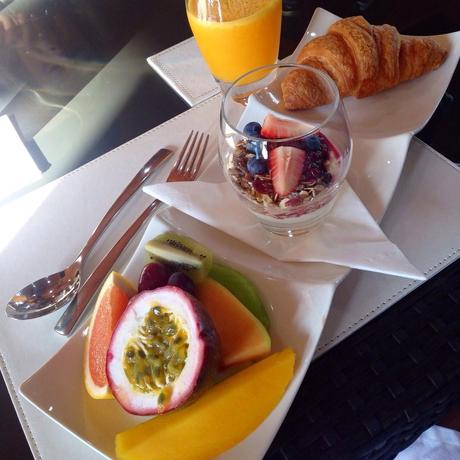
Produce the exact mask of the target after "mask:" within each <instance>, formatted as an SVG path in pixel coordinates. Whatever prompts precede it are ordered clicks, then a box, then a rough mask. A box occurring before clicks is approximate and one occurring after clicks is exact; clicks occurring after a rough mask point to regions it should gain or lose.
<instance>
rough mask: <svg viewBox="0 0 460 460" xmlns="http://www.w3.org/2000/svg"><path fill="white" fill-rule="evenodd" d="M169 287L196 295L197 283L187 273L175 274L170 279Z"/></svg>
mask: <svg viewBox="0 0 460 460" xmlns="http://www.w3.org/2000/svg"><path fill="white" fill-rule="evenodd" d="M167 285H168V286H176V287H178V288H181V289H182V290H184V291H185V292H188V293H189V294H192V295H195V283H194V282H193V280H192V279H191V278H190V277H188V276H187V275H186V274H185V273H182V272H174V273H173V274H172V275H171V276H170V277H169V279H168V282H167Z"/></svg>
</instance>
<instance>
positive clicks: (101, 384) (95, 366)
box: [84, 272, 136, 399]
mask: <svg viewBox="0 0 460 460" xmlns="http://www.w3.org/2000/svg"><path fill="white" fill-rule="evenodd" d="M135 293H136V289H135V288H134V287H133V286H132V285H131V283H130V282H129V280H127V279H126V278H125V277H123V276H122V275H120V274H119V273H117V272H111V273H110V274H109V276H108V277H107V278H106V280H105V281H104V284H103V285H102V288H101V290H100V292H99V295H98V297H97V300H96V304H95V306H94V313H93V317H92V318H91V324H90V326H89V331H88V336H87V339H86V348H85V354H84V381H85V387H86V390H87V391H88V394H89V395H90V396H91V397H92V398H95V399H108V398H112V393H111V391H110V387H109V384H108V380H107V373H106V369H105V367H106V361H107V350H108V348H109V346H110V341H111V339H112V334H113V331H114V329H115V327H116V325H117V323H118V320H119V319H120V316H121V315H122V313H123V311H124V310H125V308H126V306H127V305H128V301H129V299H130V297H132V296H133V295H134V294H135Z"/></svg>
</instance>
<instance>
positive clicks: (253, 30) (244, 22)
mask: <svg viewBox="0 0 460 460" xmlns="http://www.w3.org/2000/svg"><path fill="white" fill-rule="evenodd" d="M203 2H204V3H206V0H188V1H187V16H188V20H189V23H190V27H191V28H192V31H193V35H194V36H195V39H196V41H197V44H198V47H199V48H200V51H201V54H202V55H203V57H204V59H205V61H206V62H207V64H208V66H209V68H210V69H211V72H212V74H213V75H214V77H216V78H218V79H219V80H221V81H225V82H231V81H233V80H234V79H235V78H237V77H239V76H240V75H241V74H243V73H245V72H248V71H249V70H251V69H253V68H254V67H259V66H262V65H266V64H274V63H275V62H276V60H277V59H278V49H279V41H280V29H281V0H221V1H220V2H211V3H214V4H215V3H218V7H217V8H212V6H211V7H207V5H205V6H204V8H203V7H200V6H201V5H203ZM200 4H201V5H200ZM204 10H206V11H204Z"/></svg>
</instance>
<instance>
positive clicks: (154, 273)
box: [137, 262, 171, 292]
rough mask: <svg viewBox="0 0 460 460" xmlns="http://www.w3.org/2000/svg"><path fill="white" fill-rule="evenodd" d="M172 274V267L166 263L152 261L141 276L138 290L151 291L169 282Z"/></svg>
mask: <svg viewBox="0 0 460 460" xmlns="http://www.w3.org/2000/svg"><path fill="white" fill-rule="evenodd" d="M170 276H171V269H170V268H169V267H167V266H166V265H163V264H159V263H157V262H152V263H150V264H147V265H146V266H145V267H144V268H143V269H142V272H141V276H140V277H139V284H138V288H137V290H138V292H141V291H151V290H153V289H156V288H158V287H161V286H166V285H167V284H168V279H169V277H170Z"/></svg>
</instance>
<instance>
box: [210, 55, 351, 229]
mask: <svg viewBox="0 0 460 460" xmlns="http://www.w3.org/2000/svg"><path fill="white" fill-rule="evenodd" d="M293 71H294V72H299V71H301V72H308V75H310V76H311V77H314V81H315V85H316V87H321V88H322V91H323V92H324V94H323V96H324V99H325V100H327V101H328V103H327V104H324V105H321V106H319V107H314V108H310V109H305V110H288V109H287V108H286V105H285V102H284V99H283V97H284V96H283V91H282V86H281V82H283V80H284V79H285V78H286V76H287V75H288V74H289V73H290V72H293ZM261 74H262V75H263V76H264V78H262V79H260V78H257V79H256V81H254V78H252V75H258V76H260V75H261ZM248 82H250V83H248ZM351 147H352V143H351V138H350V132H349V127H348V122H347V117H346V113H345V108H344V106H343V103H342V100H341V99H340V96H339V92H338V90H337V87H336V85H335V83H334V81H333V80H332V79H331V78H330V77H329V76H328V75H327V74H326V73H324V72H321V71H319V70H317V69H314V68H312V67H308V66H301V65H296V64H277V65H272V66H266V67H262V68H258V69H254V70H253V71H251V72H249V73H247V74H244V75H242V76H241V77H240V78H238V79H237V80H235V81H234V82H233V84H232V85H231V87H230V88H229V89H228V91H227V92H226V93H225V95H224V99H223V102H222V105H221V111H220V136H219V157H220V161H221V164H222V167H223V169H224V173H225V176H226V178H227V180H228V181H229V182H230V184H231V185H232V187H233V189H234V190H235V192H236V193H237V194H238V196H239V197H240V198H241V200H242V202H243V203H244V204H245V205H246V206H247V208H248V209H249V211H250V212H252V213H253V214H254V215H255V216H256V217H257V219H258V220H259V221H260V223H261V224H262V225H263V227H265V229H267V230H268V231H270V232H272V233H275V234H278V235H283V236H295V235H299V234H302V233H305V232H308V231H310V230H311V229H312V228H314V227H316V226H318V225H319V224H320V223H321V222H322V221H323V219H324V217H325V216H326V215H327V214H328V213H329V212H330V211H331V209H332V208H333V206H334V202H335V201H336V198H337V196H338V193H339V190H340V188H341V185H342V183H343V182H344V180H345V176H346V174H347V172H348V168H349V165H350V162H351Z"/></svg>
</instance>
